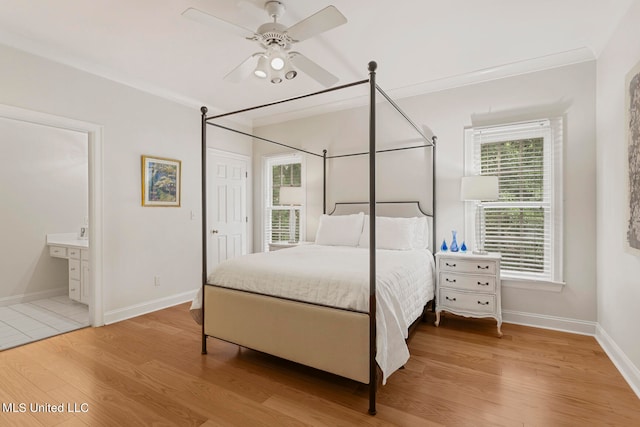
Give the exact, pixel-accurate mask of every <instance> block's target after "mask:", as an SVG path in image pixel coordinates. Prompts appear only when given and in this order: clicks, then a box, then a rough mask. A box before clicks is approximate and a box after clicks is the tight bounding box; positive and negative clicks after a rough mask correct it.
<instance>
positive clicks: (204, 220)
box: [200, 107, 208, 354]
mask: <svg viewBox="0 0 640 427" xmlns="http://www.w3.org/2000/svg"><path fill="white" fill-rule="evenodd" d="M200 111H201V112H202V130H201V131H202V135H201V138H202V140H201V150H202V151H201V153H200V155H201V159H200V160H201V168H202V170H201V175H202V308H201V310H202V354H207V336H206V335H205V333H204V316H205V313H204V286H205V285H206V283H207V236H208V234H207V111H208V110H207V107H201V108H200Z"/></svg>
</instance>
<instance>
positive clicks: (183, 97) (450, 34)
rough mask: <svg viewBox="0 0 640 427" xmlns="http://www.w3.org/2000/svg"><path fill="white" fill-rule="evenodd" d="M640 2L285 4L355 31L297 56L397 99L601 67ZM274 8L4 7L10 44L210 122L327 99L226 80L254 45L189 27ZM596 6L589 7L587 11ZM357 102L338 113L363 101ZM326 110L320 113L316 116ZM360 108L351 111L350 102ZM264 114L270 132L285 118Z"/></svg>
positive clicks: (130, 3) (306, 45) (289, 86)
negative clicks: (341, 20)
mask: <svg viewBox="0 0 640 427" xmlns="http://www.w3.org/2000/svg"><path fill="white" fill-rule="evenodd" d="M633 1H634V0H519V1H513V0H484V1H477V0H446V1H444V0H439V1H436V0H396V1H393V2H383V1H371V0H331V1H329V0H321V1H308V0H284V3H285V5H286V13H285V14H284V16H283V17H282V18H281V19H280V21H279V22H281V23H282V24H284V25H285V26H287V27H288V26H290V25H292V24H294V23H296V22H298V21H299V20H301V19H303V18H306V17H307V16H309V15H311V14H313V13H315V12H316V11H318V10H320V9H322V8H324V7H325V6H327V5H330V4H333V5H334V6H336V7H337V8H338V9H339V10H340V11H341V12H342V14H343V15H344V16H345V17H346V18H347V20H348V22H347V23H346V24H345V25H342V26H339V27H337V28H334V29H332V30H330V31H327V32H325V33H322V34H321V35H319V36H316V37H314V38H311V39H308V40H305V41H302V42H300V43H298V44H296V46H295V50H298V51H300V52H302V53H303V54H304V55H306V56H307V57H308V58H310V59H312V60H313V61H315V62H317V63H318V64H320V65H322V66H323V67H324V68H326V69H327V70H329V71H330V72H331V73H333V74H334V75H336V76H337V77H339V79H340V81H339V82H338V83H337V84H338V85H341V84H345V83H349V82H353V81H357V80H361V79H365V78H367V63H368V62H369V61H370V60H375V61H376V62H377V63H378V74H377V82H378V84H379V85H380V86H381V87H382V88H384V89H385V90H386V91H387V92H388V93H389V94H391V95H392V96H394V97H404V96H409V95H413V94H419V93H425V92H428V91H433V90H439V89H442V88H446V87H453V86H458V85H462V84H468V83H472V82H476V81H482V80H488V79H494V78H499V77H504V76H506V75H513V74H519V73H523V72H528V71H533V70H536V69H543V68H548V67H553V66H558V65H564V64H568V63H575V62H580V61H585V60H590V59H594V58H597V56H598V55H599V53H600V52H601V50H602V49H603V47H604V46H605V44H606V42H607V40H608V38H609V37H610V36H611V34H612V33H613V31H614V30H615V28H616V26H617V24H618V22H619V21H620V19H621V18H622V16H623V15H624V13H625V12H626V11H627V10H628V8H629V6H630V5H631V4H632V3H633ZM263 6H264V0H127V1H124V0H121V1H114V0H56V1H41V0H0V43H3V44H6V45H10V46H14V47H17V48H19V49H23V50H26V51H29V52H31V53H35V54H38V55H41V56H45V57H48V58H51V59H54V60H56V61H59V62H63V63H66V64H68V65H71V66H73V67H76V68H79V69H83V70H85V71H89V72H92V73H94V74H98V75H100V76H103V77H106V78H109V79H112V80H116V81H119V82H122V83H125V84H128V85H131V86H134V87H138V88H140V89H143V90H146V91H149V92H152V93H155V94H158V95H161V96H164V97H167V98H170V99H173V100H176V101H178V102H181V103H184V104H187V105H190V106H193V107H199V106H200V105H207V106H208V107H209V109H210V111H214V112H215V111H220V112H222V111H230V110H235V109H240V108H244V107H248V106H252V105H256V104H261V103H266V102H271V101H274V100H278V99H282V98H287V97H291V96H296V95H301V94H304V93H308V92H314V91H319V90H322V89H324V87H323V86H321V85H320V84H318V83H317V82H316V81H314V80H312V79H311V78H309V77H308V76H306V75H303V74H302V73H299V75H298V77H297V78H296V79H294V80H291V81H285V82H284V83H282V84H280V85H274V84H271V83H268V82H267V81H264V80H258V79H257V78H255V77H253V76H251V77H250V78H249V79H247V80H245V81H244V82H242V83H230V82H227V81H225V80H223V77H224V76H225V75H226V74H227V73H228V72H229V71H231V70H232V69H233V68H234V67H235V66H236V65H238V64H239V63H240V62H242V61H243V60H244V59H245V58H247V57H248V56H249V55H251V54H252V53H254V52H256V51H257V50H258V49H256V48H257V45H256V44H255V43H254V42H250V41H248V40H245V39H242V38H241V37H239V36H237V35H234V34H232V33H230V32H228V31H227V30H226V29H225V28H222V27H221V28H216V27H214V26H207V25H203V24H201V23H198V22H195V21H192V20H189V19H187V18H185V17H183V16H182V15H181V13H182V12H183V11H184V10H185V9H187V8H189V7H194V8H197V9H199V10H201V11H204V12H207V13H210V14H212V15H215V16H218V17H220V18H223V19H225V20H227V21H231V22H234V23H237V24H240V25H242V26H244V27H247V28H250V29H254V28H257V27H258V26H259V25H260V24H262V23H265V22H268V21H270V19H269V18H268V16H267V14H266V12H265V11H264V9H263ZM587 6H588V7H587ZM348 92H349V91H345V93H344V94H342V95H338V94H337V93H336V94H333V97H332V98H331V100H332V101H335V100H338V99H343V100H345V99H346V98H352V97H354V96H355V95H354V94H353V93H351V94H349V93H348ZM325 102H328V100H326V99H325V100H323V101H309V102H308V103H307V104H306V105H305V108H309V107H311V106H312V105H313V104H314V103H315V104H317V103H325ZM343 102H348V100H346V101H343ZM290 105H291V106H290V107H289V106H287V107H281V108H280V109H279V110H278V111H276V112H274V111H271V112H260V113H255V114H253V116H252V117H251V118H252V119H253V120H254V123H256V121H258V122H260V121H263V122H266V121H268V120H269V117H267V116H271V117H272V119H273V117H275V116H274V115H275V114H276V113H278V114H279V115H280V116H281V117H285V116H286V115H283V114H282V113H283V112H285V111H286V108H299V105H297V106H296V105H293V104H290Z"/></svg>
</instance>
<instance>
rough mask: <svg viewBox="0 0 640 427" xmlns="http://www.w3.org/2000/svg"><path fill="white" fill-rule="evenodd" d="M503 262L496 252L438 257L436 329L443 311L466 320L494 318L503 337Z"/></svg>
mask: <svg viewBox="0 0 640 427" xmlns="http://www.w3.org/2000/svg"><path fill="white" fill-rule="evenodd" d="M500 259H501V256H500V254H499V253H493V252H490V253H488V254H487V255H476V254H473V253H471V252H438V253H437V254H436V278H437V280H436V295H437V298H436V321H435V325H436V326H438V325H439V324H440V313H441V312H443V311H448V312H450V313H453V314H457V315H460V316H465V317H493V318H494V319H496V321H497V322H498V336H500V337H502V331H501V330H500V328H501V326H502V308H501V302H500V287H501V286H500Z"/></svg>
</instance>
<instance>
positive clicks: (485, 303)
mask: <svg viewBox="0 0 640 427" xmlns="http://www.w3.org/2000/svg"><path fill="white" fill-rule="evenodd" d="M478 304H480V305H489V301H485V302H482V301H478Z"/></svg>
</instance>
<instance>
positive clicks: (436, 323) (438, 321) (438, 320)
mask: <svg viewBox="0 0 640 427" xmlns="http://www.w3.org/2000/svg"><path fill="white" fill-rule="evenodd" d="M440 313H441V312H440V311H436V321H435V322H433V324H434V325H436V327H437V326H438V325H439V324H440Z"/></svg>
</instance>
